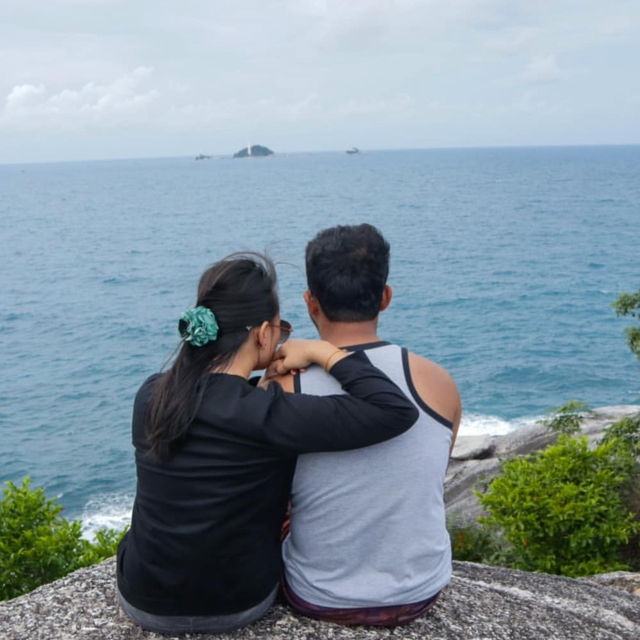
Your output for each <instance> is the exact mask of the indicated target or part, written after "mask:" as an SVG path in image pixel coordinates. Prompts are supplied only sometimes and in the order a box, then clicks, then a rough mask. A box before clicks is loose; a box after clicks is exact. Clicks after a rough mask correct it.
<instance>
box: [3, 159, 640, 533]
mask: <svg viewBox="0 0 640 640" xmlns="http://www.w3.org/2000/svg"><path fill="white" fill-rule="evenodd" d="M0 220H1V221H2V223H1V224H2V227H1V235H0V237H1V245H0V246H1V247H2V257H3V259H2V268H1V269H0V285H1V287H0V292H1V296H2V305H1V307H0V315H1V320H2V321H1V322H0V354H1V358H2V365H3V366H2V374H1V375H2V382H1V385H0V434H1V436H2V437H1V440H0V480H1V481H5V480H11V481H13V482H20V481H21V479H22V478H23V477H24V476H27V475H29V476H31V478H32V483H33V484H34V485H36V486H44V487H45V489H46V491H47V494H48V495H49V496H50V497H58V499H59V500H60V501H61V503H62V504H63V505H64V508H65V511H64V513H65V515H66V516H67V517H70V518H76V517H77V518H82V519H83V521H84V523H85V527H86V530H87V532H90V531H92V530H93V529H95V527H97V526H101V525H111V526H120V525H122V524H123V523H124V522H126V521H127V518H128V515H129V512H130V508H131V503H132V499H133V494H134V490H135V472H134V464H133V452H132V448H131V445H130V433H129V431H130V414H131V406H132V401H133V397H134V395H135V393H136V390H137V388H138V386H139V385H140V383H141V382H142V381H143V380H144V379H145V378H146V377H147V376H148V375H149V374H150V373H152V372H154V371H157V370H158V369H159V368H160V367H162V366H163V364H164V363H165V362H166V361H167V359H168V358H170V356H171V354H172V352H173V350H174V348H175V346H176V344H177V332H176V324H177V319H178V317H179V316H180V314H181V313H182V312H183V310H185V309H186V308H187V307H189V306H191V305H192V304H193V302H194V299H195V289H196V284H197V280H198V277H199V275H200V273H201V272H202V271H203V269H204V268H205V267H206V266H207V265H209V264H210V263H212V262H213V261H215V260H217V259H219V258H221V257H222V256H224V255H225V254H227V253H229V252H231V251H235V250H241V249H256V250H268V251H269V253H270V254H271V255H272V257H273V258H274V259H275V260H276V261H277V262H278V263H279V265H278V267H279V274H280V293H281V299H282V315H283V317H286V318H287V319H288V320H290V321H291V322H292V323H293V325H294V327H295V334H294V335H296V336H299V337H313V336H314V331H313V328H312V326H311V323H310V322H309V320H308V319H307V317H306V314H305V309H304V306H303V302H302V292H303V290H304V288H305V277H304V260H303V254H304V247H305V244H306V242H307V241H308V240H309V239H310V238H311V237H312V236H313V235H314V234H315V233H316V232H317V231H319V230H320V229H322V228H324V227H327V226H331V225H335V224H353V223H359V222H363V221H367V222H370V223H372V224H374V225H376V226H378V227H379V228H380V229H381V230H382V231H383V233H384V234H385V236H386V237H387V239H388V240H389V241H390V243H391V250H392V259H391V273H390V278H389V283H390V284H391V286H392V287H393V291H394V297H393V301H392V304H391V306H390V308H389V309H388V310H387V311H385V312H384V313H383V314H382V316H381V323H380V334H381V336H382V337H383V338H385V339H387V340H391V341H397V342H400V343H402V344H403V345H406V346H407V347H409V348H410V349H412V350H413V351H415V352H417V353H419V354H422V355H425V356H427V357H429V358H432V359H434V360H436V361H437V362H439V363H441V364H442V365H444V366H445V367H446V368H447V369H448V370H449V371H450V372H451V373H452V375H453V377H454V378H455V380H456V382H457V384H458V387H459V389H460V393H461V396H462V399H463V404H464V411H465V416H464V419H463V423H462V428H461V433H466V434H473V433H487V432H488V433H504V432H506V431H508V430H510V429H514V428H518V427H519V426H522V425H523V424H529V423H531V422H533V421H534V420H536V419H537V418H539V417H540V416H541V415H542V414H544V413H545V412H546V411H547V410H548V409H549V408H551V407H555V406H558V405H560V404H562V403H564V402H566V401H567V400H569V399H579V400H582V401H585V402H588V403H590V404H591V405H592V406H600V405H614V404H630V403H639V402H640V363H638V361H637V360H636V359H635V358H634V356H633V355H632V354H631V353H630V352H629V350H628V348H627V346H626V344H625V338H624V334H623V331H624V327H625V326H628V325H629V323H630V319H628V318H616V316H615V313H614V312H613V310H612V308H611V302H612V301H614V300H615V299H616V296H617V295H618V294H619V293H620V292H623V291H628V292H632V291H636V290H637V289H638V287H639V286H640V259H639V252H638V247H639V246H640V225H639V223H640V146H628V147H575V148H505V149H475V150H471V149H456V150H453V149H452V150H415V151H377V152H373V151H372V152H366V153H362V154H360V155H354V156H348V155H346V154H344V153H309V154H291V155H275V156H273V157H269V158H250V159H244V160H232V159H230V158H213V159H211V160H205V161H195V160H194V159H193V158H172V159H151V160H123V161H105V162H84V163H80V162H74V163H57V164H32V165H4V166H0Z"/></svg>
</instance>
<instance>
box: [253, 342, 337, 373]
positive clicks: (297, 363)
mask: <svg viewBox="0 0 640 640" xmlns="http://www.w3.org/2000/svg"><path fill="white" fill-rule="evenodd" d="M347 355H348V353H347V352H346V351H342V350H341V349H338V348H337V347H335V346H334V345H332V344H331V343H330V342H326V341H325V340H301V339H295V340H288V341H287V342H285V343H284V344H283V345H282V346H281V347H280V348H279V349H278V350H277V351H276V352H275V353H274V355H273V360H272V361H271V364H270V365H269V367H268V368H267V371H266V374H265V378H270V377H274V376H281V375H285V374H287V373H292V374H293V373H294V371H298V370H300V369H304V368H305V367H308V366H309V365H310V364H319V365H320V366H323V367H325V369H327V365H330V367H331V366H333V365H334V364H335V363H336V362H338V361H339V360H342V358H344V357H346V356H347ZM330 367H329V368H330ZM327 370H328V369H327Z"/></svg>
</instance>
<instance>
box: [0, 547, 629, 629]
mask: <svg viewBox="0 0 640 640" xmlns="http://www.w3.org/2000/svg"><path fill="white" fill-rule="evenodd" d="M114 573H115V559H114V558H111V559H110V560H106V561H105V562H103V563H102V564H99V565H96V566H94V567H89V568H88V569H81V570H80V571H76V572H75V573H72V574H70V575H68V576H67V577H65V578H63V579H61V580H58V581H57V582H54V583H51V584H48V585H45V586H43V587H40V588H39V589H36V590H35V591H33V592H32V593H30V594H27V595H25V596H21V597H19V598H16V599H14V600H10V601H8V602H3V603H0V637H2V638H3V640H63V639H64V640H72V639H76V638H78V639H79V638H81V639H87V640H99V639H108V640H137V639H142V638H146V639H154V640H161V639H163V638H165V639H166V638H167V636H162V635H159V634H156V633H151V632H148V631H143V630H142V629H140V628H139V627H137V626H136V625H135V624H133V623H132V622H131V621H130V620H129V619H128V618H127V617H126V615H125V614H124V613H123V612H122V611H121V610H120V609H119V607H118V605H117V600H116V588H115V578H114ZM183 637H191V638H201V639H202V640H207V639H211V640H214V639H215V638H218V639H224V638H228V639H235V640H245V639H247V640H248V639H252V640H256V639H261V638H265V639H267V638H268V639H270V640H280V639H282V640H284V639H287V640H290V639H296V640H297V639H307V640H315V639H322V638H329V639H333V640H342V639H344V640H347V639H348V640H376V639H378V638H406V639H409V640H413V639H415V640H417V639H423V638H434V639H441V640H444V639H446V640H449V639H451V640H454V639H455V640H465V639H469V640H471V639H474V640H480V639H487V640H489V639H495V640H502V639H504V640H507V639H508V640H514V639H517V640H529V639H530V640H539V639H540V638H545V639H546V640H552V639H563V640H564V639H571V640H581V639H585V640H596V639H603V640H604V639H609V638H610V639H614V638H617V639H619V640H637V639H638V638H640V598H639V597H637V596H635V595H631V594H629V593H626V592H625V591H621V590H617V589H613V588H610V587H607V586H603V585H600V584H594V583H590V582H587V581H583V580H573V579H571V578H562V577H558V576H549V575H545V574H537V573H524V572H521V571H514V570H510V569H502V568H497V567H487V566H484V565H479V564H473V563H469V562H456V563H454V576H453V579H452V581H451V584H450V585H449V587H447V589H446V590H445V591H444V593H443V594H442V596H441V597H440V599H439V601H438V602H437V603H436V605H435V607H434V608H433V609H432V611H431V613H430V614H429V615H428V616H427V617H425V618H422V619H420V620H416V621H415V622H413V623H411V624H410V625H408V626H406V627H401V628H396V629H375V628H372V627H355V628H353V627H351V628H349V627H340V626H337V625H333V624H327V623H323V622H317V621H314V620H310V619H308V618H303V617H300V616H297V615H295V614H293V613H292V612H291V611H290V610H289V609H287V608H286V607H284V606H282V605H277V606H275V607H274V608H273V609H272V610H271V611H270V612H269V613H268V614H267V616H266V617H264V618H263V619H262V620H260V621H258V622H257V623H255V624H254V625H252V626H250V627H247V628H245V629H240V630H239V631H236V632H235V633H232V634H220V635H216V636H209V635H202V636H195V635H191V636H183Z"/></svg>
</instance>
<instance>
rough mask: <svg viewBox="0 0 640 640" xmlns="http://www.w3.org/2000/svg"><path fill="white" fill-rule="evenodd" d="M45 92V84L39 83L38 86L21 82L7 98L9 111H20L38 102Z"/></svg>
mask: <svg viewBox="0 0 640 640" xmlns="http://www.w3.org/2000/svg"><path fill="white" fill-rule="evenodd" d="M44 93H45V87H44V85H43V84H39V85H38V86H37V87H36V86H34V85H32V84H20V85H18V86H16V87H13V89H12V90H11V92H10V93H9V95H8V96H7V99H6V102H5V104H6V107H5V108H6V110H7V111H10V112H11V111H19V110H20V109H24V108H27V109H28V108H29V107H30V106H33V105H34V104H37V103H38V101H39V98H40V96H43V95H44Z"/></svg>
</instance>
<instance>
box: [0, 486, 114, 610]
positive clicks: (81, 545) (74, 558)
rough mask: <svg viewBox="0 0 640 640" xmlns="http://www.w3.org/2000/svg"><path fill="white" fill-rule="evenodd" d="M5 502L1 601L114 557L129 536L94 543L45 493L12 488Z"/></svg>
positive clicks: (1, 503)
mask: <svg viewBox="0 0 640 640" xmlns="http://www.w3.org/2000/svg"><path fill="white" fill-rule="evenodd" d="M6 484H7V488H5V489H3V494H4V497H3V499H2V500H0V600H7V599H9V598H15V597H16V596H19V595H21V594H23V593H27V592H29V591H32V590H33V589H35V588H36V587H39V586H40V585H41V584H45V583H47V582H52V581H53V580H57V579H58V578H61V577H62V576H64V575H66V574H67V573H70V572H71V571H74V570H75V569H79V568H80V567H86V566H89V565H91V564H95V563H97V562H100V561H101V560H104V559H105V558H108V557H109V556H112V555H114V554H115V552H116V549H117V545H118V542H119V541H120V538H121V537H122V535H124V531H122V532H116V531H112V530H110V529H103V530H100V531H98V532H97V534H96V541H95V542H93V543H91V542H89V541H88V540H85V539H84V538H83V537H82V529H81V524H80V521H79V520H74V521H73V522H69V521H68V520H67V519H66V518H63V517H62V516H61V515H60V512H61V511H62V507H61V506H60V505H58V504H56V501H55V500H48V499H47V498H46V496H45V495H44V491H43V489H32V488H31V486H30V484H29V478H25V479H24V480H23V482H22V486H17V485H15V484H13V482H7V483H6Z"/></svg>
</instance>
